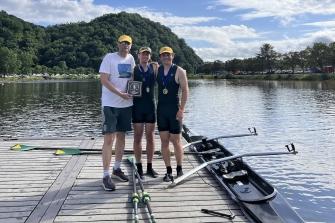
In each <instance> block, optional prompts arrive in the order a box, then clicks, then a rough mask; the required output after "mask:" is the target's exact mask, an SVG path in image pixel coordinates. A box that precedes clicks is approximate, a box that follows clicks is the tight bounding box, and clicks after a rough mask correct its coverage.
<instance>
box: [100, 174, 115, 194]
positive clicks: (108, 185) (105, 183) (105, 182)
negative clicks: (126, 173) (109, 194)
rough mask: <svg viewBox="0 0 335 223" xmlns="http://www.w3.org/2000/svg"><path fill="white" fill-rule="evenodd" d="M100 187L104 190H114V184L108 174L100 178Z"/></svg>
mask: <svg viewBox="0 0 335 223" xmlns="http://www.w3.org/2000/svg"><path fill="white" fill-rule="evenodd" d="M102 187H103V188H104V189H105V190H106V191H113V190H115V184H114V183H113V181H112V179H111V178H110V176H105V177H104V178H102Z"/></svg>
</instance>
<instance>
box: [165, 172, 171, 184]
mask: <svg viewBox="0 0 335 223" xmlns="http://www.w3.org/2000/svg"><path fill="white" fill-rule="evenodd" d="M163 181H165V182H170V181H172V182H173V176H172V174H168V173H166V174H165V176H164V177H163Z"/></svg>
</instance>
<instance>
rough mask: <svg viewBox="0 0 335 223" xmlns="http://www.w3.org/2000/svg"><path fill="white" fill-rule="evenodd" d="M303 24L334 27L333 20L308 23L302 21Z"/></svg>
mask: <svg viewBox="0 0 335 223" xmlns="http://www.w3.org/2000/svg"><path fill="white" fill-rule="evenodd" d="M303 25H305V26H316V27H322V28H332V27H335V20H330V21H319V22H310V23H304V24H303Z"/></svg>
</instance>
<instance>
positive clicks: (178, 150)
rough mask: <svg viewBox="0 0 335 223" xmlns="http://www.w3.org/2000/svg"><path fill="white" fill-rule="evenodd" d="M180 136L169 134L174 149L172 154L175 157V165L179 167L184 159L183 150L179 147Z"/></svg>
mask: <svg viewBox="0 0 335 223" xmlns="http://www.w3.org/2000/svg"><path fill="white" fill-rule="evenodd" d="M180 138H181V137H180V134H170V140H171V142H172V144H173V147H174V153H175V156H176V161H177V165H178V166H181V165H182V163H183V158H184V150H183V147H182V145H181V139H180Z"/></svg>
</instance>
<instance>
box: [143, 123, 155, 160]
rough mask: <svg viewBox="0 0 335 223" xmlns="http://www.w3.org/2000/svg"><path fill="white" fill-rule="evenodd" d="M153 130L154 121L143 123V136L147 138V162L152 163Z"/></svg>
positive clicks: (153, 150)
mask: <svg viewBox="0 0 335 223" xmlns="http://www.w3.org/2000/svg"><path fill="white" fill-rule="evenodd" d="M154 131H155V124H154V123H146V124H145V137H146V139H147V147H146V150H147V162H148V163H152V159H153V157H154V152H155V143H154Z"/></svg>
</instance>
